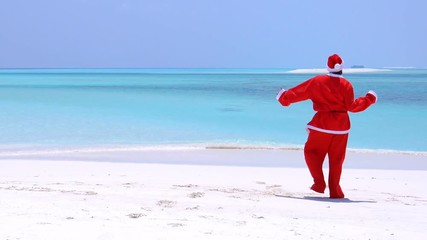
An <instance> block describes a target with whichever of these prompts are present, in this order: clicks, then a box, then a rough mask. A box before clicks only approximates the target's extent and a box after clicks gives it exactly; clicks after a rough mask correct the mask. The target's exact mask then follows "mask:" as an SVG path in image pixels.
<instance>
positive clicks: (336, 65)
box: [326, 54, 344, 73]
mask: <svg viewBox="0 0 427 240" xmlns="http://www.w3.org/2000/svg"><path fill="white" fill-rule="evenodd" d="M326 68H327V69H328V71H329V72H333V73H334V72H339V71H342V69H343V68H344V61H343V60H342V59H341V57H340V56H338V54H334V55H331V56H329V58H328V63H327V64H326Z"/></svg>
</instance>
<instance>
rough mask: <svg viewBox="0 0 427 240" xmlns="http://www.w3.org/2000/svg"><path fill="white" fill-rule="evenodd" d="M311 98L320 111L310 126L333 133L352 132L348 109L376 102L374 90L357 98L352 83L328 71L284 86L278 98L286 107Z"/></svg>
mask: <svg viewBox="0 0 427 240" xmlns="http://www.w3.org/2000/svg"><path fill="white" fill-rule="evenodd" d="M308 99H311V101H312V102H313V109H314V110H315V111H316V112H317V113H316V114H315V115H314V117H313V119H312V120H311V121H310V122H309V123H308V125H307V128H308V129H313V130H316V131H320V132H325V133H331V134H347V133H348V132H349V131H350V118H349V116H348V113H347V112H348V111H350V112H361V111H363V110H365V109H367V108H368V107H369V106H370V105H372V104H374V103H375V102H376V101H377V95H376V93H375V92H374V91H369V92H368V93H367V94H366V96H364V97H359V98H357V99H354V91H353V86H352V85H351V83H350V82H349V81H347V80H346V79H345V78H343V77H342V76H341V75H337V74H332V73H330V74H328V75H322V76H316V77H314V78H311V79H309V80H307V81H305V82H303V83H301V84H299V85H298V86H296V87H293V88H291V89H289V90H287V91H286V90H284V89H282V90H281V91H280V92H279V93H278V94H277V100H278V101H279V102H280V103H281V104H282V105H283V106H289V105H290V104H291V103H295V102H300V101H304V100H308Z"/></svg>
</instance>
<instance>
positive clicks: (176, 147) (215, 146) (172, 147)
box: [0, 143, 427, 158]
mask: <svg viewBox="0 0 427 240" xmlns="http://www.w3.org/2000/svg"><path fill="white" fill-rule="evenodd" d="M303 149H304V146H303V145H278V144H238V143H236V144H234V143H200V144H197V143H196V144H169V145H166V144H165V145H132V146H126V145H124V146H95V147H58V148H28V147H23V148H14V149H2V148H0V158H8V157H12V158H15V157H21V156H44V155H51V154H53V155H55V154H74V153H80V154H81V153H83V154H84V153H108V152H111V153H117V152H163V151H200V150H242V151H245V150H266V151H271V150H272V151H302V150H303ZM348 152H353V153H362V154H372V153H373V154H399V155H413V156H427V152H425V151H402V150H392V149H354V148H349V149H348Z"/></svg>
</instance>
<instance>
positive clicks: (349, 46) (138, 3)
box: [0, 0, 427, 68]
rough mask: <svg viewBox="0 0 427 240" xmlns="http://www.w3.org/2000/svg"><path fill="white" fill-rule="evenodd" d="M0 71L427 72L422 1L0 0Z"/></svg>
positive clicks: (426, 5) (426, 7) (426, 6)
mask: <svg viewBox="0 0 427 240" xmlns="http://www.w3.org/2000/svg"><path fill="white" fill-rule="evenodd" d="M0 6H1V8H0V68H19V67H24V68H40V67H41V68H56V67H142V68H153V67H154V68H157V67H165V68H169V67H170V68H180V67H183V68H192V67H216V68H221V67H225V68H233V67H259V68H263V67H278V68H287V67H290V68H315V67H324V66H325V62H326V57H327V56H328V55H329V54H332V53H339V54H340V55H342V57H343V58H344V60H345V62H346V65H347V67H349V66H350V65H354V64H363V65H365V66H367V67H390V66H397V67H401V66H414V67H427V45H426V43H427V1H425V0H359V1H345V0H340V1H335V0H331V1H329V0H323V1H319V0H293V1H285V0H282V1H279V0H263V1H261V0H66V1H61V0H37V1H30V0H28V1H23V0H13V1H8V0H1V5H0Z"/></svg>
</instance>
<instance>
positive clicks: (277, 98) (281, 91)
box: [276, 88, 286, 101]
mask: <svg viewBox="0 0 427 240" xmlns="http://www.w3.org/2000/svg"><path fill="white" fill-rule="evenodd" d="M284 92H286V90H285V89H283V88H282V89H280V91H279V92H278V93H277V96H276V100H277V101H279V99H280V97H281V96H282V94H283V93H284Z"/></svg>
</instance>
